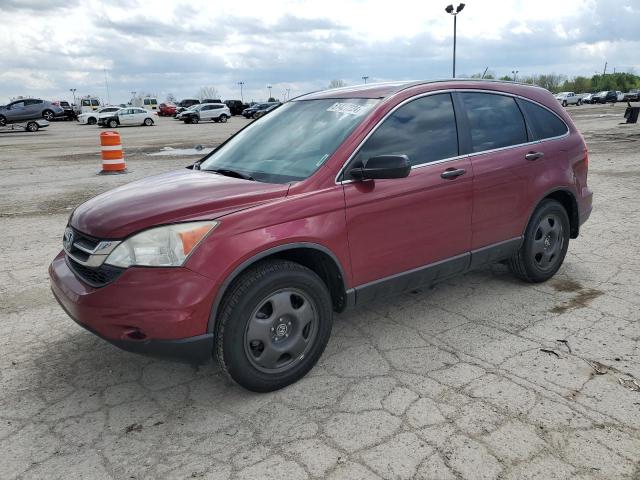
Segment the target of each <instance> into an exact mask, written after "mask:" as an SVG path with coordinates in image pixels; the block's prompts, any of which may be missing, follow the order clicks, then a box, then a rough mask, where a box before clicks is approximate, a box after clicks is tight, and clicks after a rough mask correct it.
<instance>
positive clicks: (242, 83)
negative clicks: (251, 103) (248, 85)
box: [238, 82, 244, 103]
mask: <svg viewBox="0 0 640 480" xmlns="http://www.w3.org/2000/svg"><path fill="white" fill-rule="evenodd" d="M238 85H240V101H241V102H242V103H244V97H243V96H242V86H243V85H244V82H238Z"/></svg>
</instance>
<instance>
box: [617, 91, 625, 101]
mask: <svg viewBox="0 0 640 480" xmlns="http://www.w3.org/2000/svg"><path fill="white" fill-rule="evenodd" d="M616 97H617V99H618V101H619V102H621V101H623V100H624V93H622V92H621V91H620V90H616Z"/></svg>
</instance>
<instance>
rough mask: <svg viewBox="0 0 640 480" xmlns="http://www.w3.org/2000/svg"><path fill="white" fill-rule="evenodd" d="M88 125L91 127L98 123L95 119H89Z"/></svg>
mask: <svg viewBox="0 0 640 480" xmlns="http://www.w3.org/2000/svg"><path fill="white" fill-rule="evenodd" d="M87 123H88V124H89V125H95V124H96V123H98V121H97V120H96V119H95V118H93V117H89V118H87Z"/></svg>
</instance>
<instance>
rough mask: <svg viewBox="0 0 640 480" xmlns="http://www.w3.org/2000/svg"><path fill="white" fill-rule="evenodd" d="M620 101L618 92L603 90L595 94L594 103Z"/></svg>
mask: <svg viewBox="0 0 640 480" xmlns="http://www.w3.org/2000/svg"><path fill="white" fill-rule="evenodd" d="M617 101H618V94H617V93H616V92H614V91H613V90H603V91H602V92H598V93H597V94H596V95H594V96H593V103H609V102H611V103H616V102H617Z"/></svg>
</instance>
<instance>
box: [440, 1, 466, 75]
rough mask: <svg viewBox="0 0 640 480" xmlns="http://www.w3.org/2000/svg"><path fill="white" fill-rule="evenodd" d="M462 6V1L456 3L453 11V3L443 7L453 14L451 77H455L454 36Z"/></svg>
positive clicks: (455, 35)
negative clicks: (458, 3)
mask: <svg viewBox="0 0 640 480" xmlns="http://www.w3.org/2000/svg"><path fill="white" fill-rule="evenodd" d="M463 8H464V3H461V4H460V5H458V6H457V7H456V10H455V12H454V11H453V5H449V6H447V8H445V9H444V11H445V12H447V13H449V14H451V15H453V78H456V37H457V29H458V14H459V13H460V12H461V11H462V9H463Z"/></svg>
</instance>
